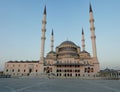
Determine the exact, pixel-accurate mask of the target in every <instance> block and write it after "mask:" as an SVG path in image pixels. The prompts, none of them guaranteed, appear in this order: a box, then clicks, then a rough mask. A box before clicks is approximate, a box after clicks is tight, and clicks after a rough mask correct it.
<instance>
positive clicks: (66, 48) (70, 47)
mask: <svg viewBox="0 0 120 92" xmlns="http://www.w3.org/2000/svg"><path fill="white" fill-rule="evenodd" d="M77 48H79V47H78V46H77V45H76V44H75V43H73V42H72V41H64V42H62V43H61V44H60V45H59V46H58V53H57V55H58V57H75V58H76V57H77V58H78V57H79V55H78V51H77Z"/></svg>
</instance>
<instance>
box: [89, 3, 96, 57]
mask: <svg viewBox="0 0 120 92" xmlns="http://www.w3.org/2000/svg"><path fill="white" fill-rule="evenodd" d="M90 30H91V40H92V50H93V58H96V59H97V50H96V36H95V27H94V18H93V12H92V6H91V4H90Z"/></svg>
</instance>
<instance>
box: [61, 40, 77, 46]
mask: <svg viewBox="0 0 120 92" xmlns="http://www.w3.org/2000/svg"><path fill="white" fill-rule="evenodd" d="M64 45H71V46H75V47H76V46H77V45H76V44H75V43H73V42H72V41H64V42H62V43H61V44H60V46H64Z"/></svg>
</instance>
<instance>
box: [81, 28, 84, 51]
mask: <svg viewBox="0 0 120 92" xmlns="http://www.w3.org/2000/svg"><path fill="white" fill-rule="evenodd" d="M82 49H83V51H85V38H84V30H83V28H82Z"/></svg>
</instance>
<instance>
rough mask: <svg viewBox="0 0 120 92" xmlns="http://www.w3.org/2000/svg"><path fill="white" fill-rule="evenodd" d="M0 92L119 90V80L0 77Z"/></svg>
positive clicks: (94, 91) (92, 91)
mask: <svg viewBox="0 0 120 92" xmlns="http://www.w3.org/2000/svg"><path fill="white" fill-rule="evenodd" d="M0 92H120V80H81V79H47V78H45V79H43V78H0Z"/></svg>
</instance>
